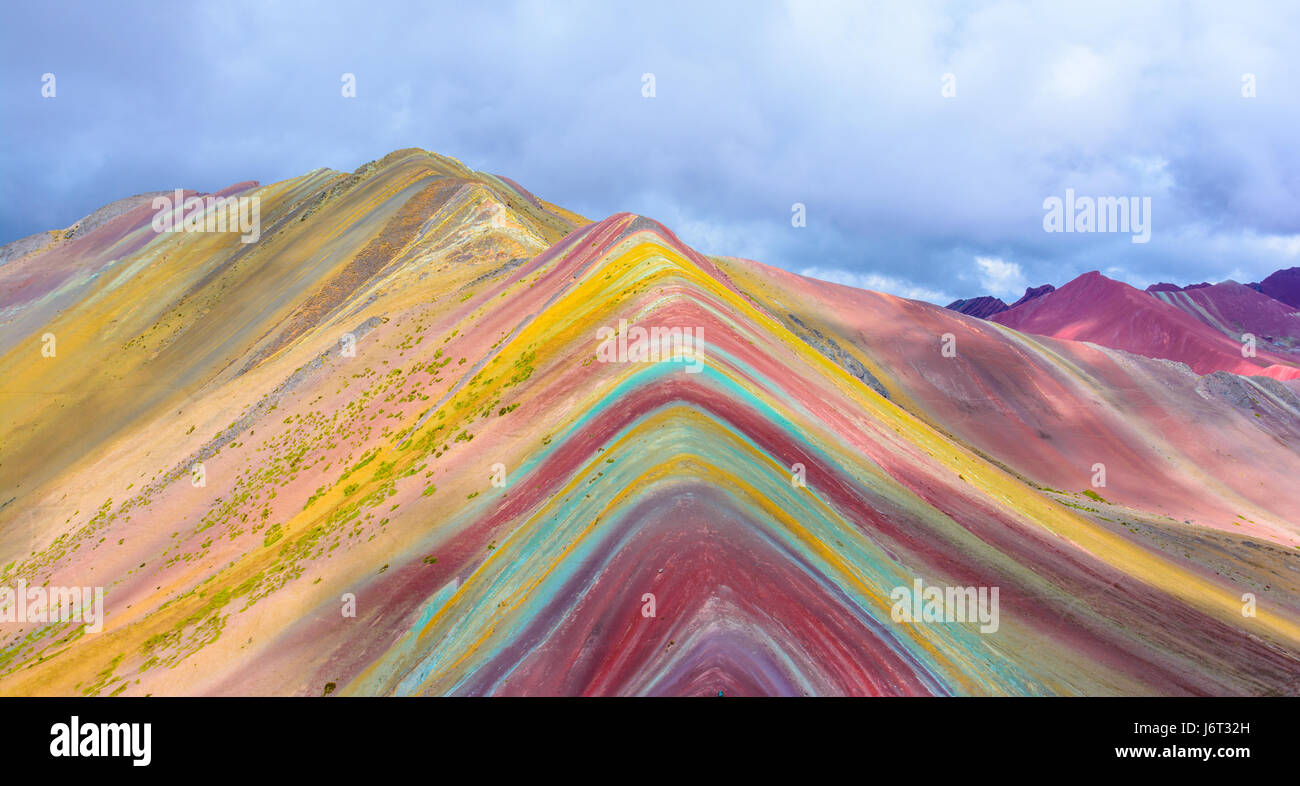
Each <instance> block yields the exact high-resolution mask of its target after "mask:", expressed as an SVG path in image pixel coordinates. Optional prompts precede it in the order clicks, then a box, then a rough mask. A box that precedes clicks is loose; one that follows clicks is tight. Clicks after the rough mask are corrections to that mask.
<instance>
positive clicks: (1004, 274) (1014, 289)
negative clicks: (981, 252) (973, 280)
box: [975, 257, 1028, 300]
mask: <svg viewBox="0 0 1300 786" xmlns="http://www.w3.org/2000/svg"><path fill="white" fill-rule="evenodd" d="M975 265H976V267H978V268H979V276H980V286H982V287H983V288H984V290H985V291H986V292H987V293H988V294H990V295H996V296H998V297H1000V298H1003V299H1004V300H1005V299H1006V298H1008V297H1011V298H1018V297H1020V295H1022V294H1024V291H1025V287H1026V286H1028V285H1027V284H1026V283H1025V274H1024V271H1022V270H1021V269H1020V265H1017V264H1016V263H1015V262H1007V261H1006V260H1004V259H1002V258H1000V257H975Z"/></svg>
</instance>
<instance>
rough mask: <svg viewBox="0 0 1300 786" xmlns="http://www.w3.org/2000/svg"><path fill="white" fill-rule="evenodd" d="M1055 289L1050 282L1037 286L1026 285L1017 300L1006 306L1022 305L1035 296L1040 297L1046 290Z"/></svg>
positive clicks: (1053, 290)
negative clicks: (1022, 293) (1023, 292)
mask: <svg viewBox="0 0 1300 786" xmlns="http://www.w3.org/2000/svg"><path fill="white" fill-rule="evenodd" d="M1055 291H1056V287H1054V286H1052V285H1051V284H1043V285H1042V286H1039V287H1026V288H1025V294H1024V295H1022V296H1021V297H1020V299H1019V300H1017V301H1016V302H1014V303H1012V304H1011V305H1010V306H1008V308H1015V307H1016V306H1019V305H1022V304H1024V303H1028V302H1029V301H1031V300H1033V299H1034V298H1036V297H1042V296H1043V295H1046V294H1047V293H1048V292H1055Z"/></svg>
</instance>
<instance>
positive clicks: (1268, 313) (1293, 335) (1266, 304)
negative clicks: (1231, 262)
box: [1147, 281, 1300, 357]
mask: <svg viewBox="0 0 1300 786" xmlns="http://www.w3.org/2000/svg"><path fill="white" fill-rule="evenodd" d="M1147 291H1148V292H1150V293H1151V295H1153V296H1154V297H1156V298H1157V299H1159V300H1161V301H1162V302H1165V303H1168V304H1169V305H1171V306H1173V307H1175V308H1178V309H1181V310H1182V311H1185V312H1187V313H1188V314H1190V315H1191V316H1192V317H1194V318H1196V319H1198V320H1200V321H1201V322H1204V323H1205V324H1207V325H1209V326H1210V327H1212V328H1214V329H1215V330H1217V331H1219V332H1220V333H1222V334H1224V335H1225V336H1228V337H1229V338H1231V339H1233V340H1234V341H1240V340H1241V337H1242V335H1243V334H1245V333H1250V334H1252V335H1254V336H1255V338H1256V341H1257V342H1259V344H1260V346H1266V347H1268V348H1269V349H1270V350H1271V351H1273V352H1277V353H1279V354H1281V355H1282V356H1283V357H1286V356H1288V355H1289V354H1290V353H1292V352H1294V351H1296V350H1297V347H1300V311H1296V309H1295V308H1293V307H1291V306H1288V305H1286V304H1285V303H1282V302H1281V301H1278V300H1274V299H1273V298H1271V297H1269V296H1267V295H1264V294H1262V293H1260V292H1259V291H1257V290H1254V289H1251V288H1250V287H1248V286H1245V285H1243V284H1238V283H1237V282H1235V281H1223V282H1220V283H1218V284H1207V285H1205V286H1197V287H1186V288H1180V287H1175V286H1172V285H1167V284H1166V285H1159V288H1157V287H1154V286H1153V287H1148V288H1147Z"/></svg>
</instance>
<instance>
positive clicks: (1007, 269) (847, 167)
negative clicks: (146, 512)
mask: <svg viewBox="0 0 1300 786" xmlns="http://www.w3.org/2000/svg"><path fill="white" fill-rule="evenodd" d="M267 5H270V4H264V3H247V4H244V3H224V4H201V5H200V4H194V5H193V6H191V5H180V4H154V3H112V4H100V3H90V2H86V3H73V4H67V5H57V4H56V5H55V6H53V7H52V8H51V7H48V6H45V5H40V6H37V5H32V6H22V7H15V8H10V9H9V10H8V11H7V12H6V17H7V18H6V21H5V24H4V26H3V28H2V32H0V36H2V37H3V47H0V77H2V81H3V84H2V86H0V113H2V116H0V141H2V142H3V153H0V156H2V157H0V173H3V179H0V199H3V204H4V211H3V213H2V214H0V242H7V241H9V240H13V239H16V238H18V237H21V236H23V235H27V234H31V233H33V232H37V231H40V230H44V229H51V228H57V227H63V226H67V225H68V224H70V223H72V222H73V221H75V220H76V219H77V218H79V217H81V216H82V215H84V214H86V213H88V212H90V211H92V210H94V209H95V208H97V207H99V206H101V205H103V204H105V203H107V202H110V201H112V200H114V199H117V198H119V197H122V196H126V195H129V194H133V193H139V192H143V191H151V190H158V189H167V188H172V187H175V186H185V187H191V188H198V189H203V190H215V189H217V188H220V187H222V186H225V185H228V184H229V183H232V182H235V181H239V180H244V179H257V180H260V181H262V182H264V183H265V182H272V181H275V180H279V179H283V178H287V177H292V176H295V175H298V174H302V173H303V172H306V171H308V170H311V169H314V168H317V167H321V166H328V167H332V168H335V169H340V170H351V169H354V168H356V167H357V166H358V165H360V164H362V163H364V162H366V161H369V160H372V159H375V158H378V157H380V156H382V155H383V154H385V153H387V152H389V151H391V150H393V149H397V148H401V147H411V146H416V147H423V148H427V149H431V150H436V151H438V152H440V153H444V154H447V155H450V156H453V157H455V158H458V159H460V160H462V161H464V162H465V163H466V164H467V165H469V166H472V167H474V168H476V169H485V170H488V171H492V172H497V173H501V174H506V175H509V176H511V177H512V178H514V179H516V180H518V181H519V182H520V183H522V184H523V185H525V186H526V187H528V188H529V189H531V190H533V191H535V192H537V193H538V194H539V195H541V196H543V197H545V198H547V199H549V200H552V201H554V202H557V203H559V204H562V205H564V206H566V207H569V208H572V209H574V210H577V211H579V212H581V213H584V214H585V215H587V216H589V217H593V218H599V217H603V216H605V215H607V214H609V213H612V212H615V211H619V210H631V211H635V212H640V213H645V214H647V215H650V216H653V217H655V218H658V219H660V220H662V221H664V222H665V223H666V224H668V225H669V226H671V227H673V228H674V229H675V230H677V231H678V232H679V234H681V236H682V237H683V239H685V240H686V241H687V242H690V243H692V244H694V245H696V246H697V247H700V248H701V250H704V251H707V252H711V253H724V254H734V255H739V256H748V257H753V258H757V259H760V260H761V261H764V262H768V263H771V264H776V265H780V266H782V267H786V268H788V269H792V270H795V271H814V272H815V273H816V274H817V275H819V276H822V277H827V278H833V279H836V280H840V281H844V282H847V283H856V284H859V285H863V286H870V287H874V288H879V289H885V290H888V291H894V292H897V293H900V294H908V295H911V296H918V297H926V298H929V299H933V300H944V299H946V298H948V297H957V296H969V295H974V294H980V293H983V292H985V291H993V292H995V294H1000V295H1004V296H1007V295H1011V294H1014V293H1015V290H1016V289H1017V288H1019V287H1023V286H1024V285H1026V284H1037V283H1041V282H1044V281H1053V282H1056V283H1058V284H1059V283H1062V282H1063V281H1065V280H1067V279H1068V278H1071V277H1073V276H1074V275H1077V274H1078V273H1080V272H1083V271H1085V270H1088V269H1094V268H1096V269H1101V270H1103V271H1104V272H1107V273H1108V274H1110V275H1113V276H1115V277H1118V278H1122V279H1124V280H1128V281H1130V282H1131V283H1135V284H1139V285H1145V284H1146V283H1150V282H1153V281H1156V280H1160V279H1166V280H1177V281H1193V280H1195V281H1199V280H1202V279H1209V280H1219V279H1221V278H1224V277H1229V276H1231V277H1235V278H1238V279H1239V280H1251V279H1258V278H1260V277H1262V276H1263V275H1266V274H1267V273H1268V272H1270V271H1272V270H1273V269H1276V268H1278V267H1285V266H1290V265H1294V264H1300V211H1298V210H1297V206H1298V205H1300V199H1298V198H1300V162H1298V161H1297V156H1296V153H1295V147H1294V143H1293V141H1292V138H1293V136H1294V134H1295V129H1296V128H1297V127H1300V62H1298V60H1297V58H1295V57H1294V56H1292V55H1291V54H1290V53H1291V51H1292V49H1293V46H1294V41H1295V39H1296V37H1297V33H1300V25H1298V24H1297V22H1298V21H1300V19H1298V18H1297V17H1298V13H1297V11H1296V10H1293V9H1276V8H1272V7H1270V6H1269V5H1251V4H1243V3H1235V4H1232V5H1230V6H1228V5H1224V4H1219V3H1205V4H1193V5H1187V4H1177V5H1160V4H1145V3H1144V4H1133V3H1127V2H1126V3H1097V2H1080V3H1074V4H1061V3H1044V4H1040V5H1039V6H1027V5H1025V4H1021V3H995V4H989V5H985V6H980V7H978V8H976V7H973V6H971V5H970V4H967V3H955V4H952V5H946V4H929V5H927V4H922V3H912V2H898V3H884V4H867V3H858V2H855V3H847V4H843V5H840V4H835V3H831V2H808V3H790V4H774V3H773V4H756V3H734V4H731V3H709V4H705V3H698V2H695V3H682V4H669V5H665V4H662V3H636V4H632V3H587V4H582V3H519V4H514V5H510V6H501V7H496V6H495V5H487V7H472V8H471V7H467V6H469V5H470V4H464V3H457V4H447V5H445V6H441V7H437V6H433V5H430V4H428V3H411V4H406V3H385V2H377V1H376V2H367V3H355V4H337V3H334V4H331V3H324V4H303V5H293V6H279V7H274V8H269V7H265V6H267ZM647 72H648V73H653V74H654V76H655V86H656V96H655V97H654V98H653V99H649V98H644V97H642V74H644V73H647ZM44 73H53V74H54V75H55V78H56V80H57V82H56V85H57V96H56V97H55V98H53V99H44V98H42V97H41V92H40V91H41V77H42V74H44ZM344 73H353V74H355V75H356V79H357V97H356V98H355V99H344V98H343V97H342V96H341V93H340V87H341V82H340V77H341V75H342V74H344ZM946 73H951V74H953V75H954V77H955V80H956V81H955V86H956V96H955V97H954V98H944V97H943V95H941V80H942V78H943V75H944V74H946ZM1246 73H1250V74H1254V75H1255V80H1256V82H1255V84H1256V91H1257V95H1256V97H1254V98H1244V97H1243V96H1242V75H1243V74H1246ZM1066 188H1073V189H1074V190H1075V191H1076V192H1078V193H1079V194H1088V195H1113V196H1128V195H1134V196H1150V197H1151V198H1152V204H1153V219H1152V222H1153V231H1152V237H1151V242H1150V243H1146V244H1133V243H1131V242H1129V239H1128V236H1126V235H1103V234H1095V235H1086V234H1069V235H1065V234H1061V235H1051V234H1046V233H1044V231H1043V228H1042V217H1043V208H1042V203H1043V200H1044V198H1046V197H1049V196H1053V195H1057V196H1060V195H1062V194H1064V191H1065V189H1066ZM796 202H798V203H802V204H804V205H806V209H807V217H808V218H807V227H806V228H794V227H792V226H791V224H790V216H791V206H792V204H794V203H796Z"/></svg>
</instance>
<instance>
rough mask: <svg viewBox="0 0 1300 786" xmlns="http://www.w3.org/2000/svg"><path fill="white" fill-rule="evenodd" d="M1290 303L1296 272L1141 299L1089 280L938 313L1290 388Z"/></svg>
mask: <svg viewBox="0 0 1300 786" xmlns="http://www.w3.org/2000/svg"><path fill="white" fill-rule="evenodd" d="M1298 303H1300V267H1296V268H1289V269H1287V270H1279V271H1277V272H1276V273H1273V274H1272V275H1270V276H1269V277H1268V278H1265V279H1264V280H1263V281H1262V282H1259V283H1252V284H1238V283H1237V282H1235V281H1224V282H1221V283H1218V284H1210V283H1200V284H1189V285H1187V286H1179V285H1176V284H1168V283H1159V284H1154V285H1152V286H1150V287H1148V288H1147V289H1146V291H1145V292H1144V291H1142V290H1139V289H1136V288H1134V287H1132V286H1129V285H1128V284H1125V283H1123V282H1120V281H1115V280H1113V279H1110V278H1107V277H1106V276H1103V275H1102V274H1101V273H1099V272H1097V271H1092V272H1089V273H1085V274H1083V275H1081V276H1079V277H1078V278H1076V279H1074V280H1073V281H1070V282H1069V283H1067V284H1065V285H1064V286H1062V287H1060V288H1059V289H1057V288H1055V287H1053V286H1052V285H1051V284H1045V285H1043V286H1041V287H1032V288H1030V289H1028V290H1026V292H1025V296H1024V297H1022V298H1020V300H1017V301H1016V302H1015V303H1013V304H1011V305H1010V306H1008V305H1007V304H1005V303H1003V302H1002V301H1001V300H999V299H997V298H994V297H990V296H987V295H986V296H982V297H976V298H971V299H969V300H957V301H955V302H953V303H950V304H949V305H948V308H949V309H951V310H953V311H957V312H960V313H963V314H966V315H969V316H973V317H978V318H980V319H987V320H991V321H994V322H997V323H999V324H1002V325H1006V326H1008V327H1013V328H1015V329H1017V330H1020V331H1023V332H1026V333H1034V334H1037V335H1042V336H1053V337H1055V338H1064V339H1071V340H1077V341H1090V342H1092V343H1094V344H1100V345H1101V346H1104V347H1111V348H1113V349H1122V350H1125V351H1127V352H1133V353H1135V354H1138V355H1144V356H1146V357H1151V358H1164V359H1167V360H1176V361H1179V362H1182V363H1186V364H1187V365H1188V367H1190V368H1191V369H1192V370H1193V371H1195V372H1197V373H1199V374H1209V373H1212V372H1214V371H1229V372H1232V373H1236V374H1244V375H1249V376H1269V377H1274V378H1276V379H1297V378H1300V306H1298V305H1297V304H1298Z"/></svg>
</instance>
